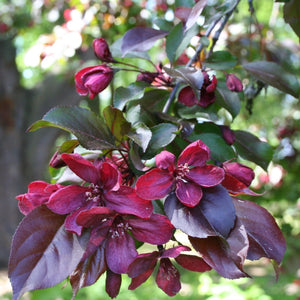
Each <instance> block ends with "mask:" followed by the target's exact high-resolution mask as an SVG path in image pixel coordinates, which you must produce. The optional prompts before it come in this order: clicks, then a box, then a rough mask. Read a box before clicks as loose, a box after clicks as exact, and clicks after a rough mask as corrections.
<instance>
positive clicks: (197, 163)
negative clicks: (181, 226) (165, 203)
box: [136, 140, 224, 207]
mask: <svg viewBox="0 0 300 300" xmlns="http://www.w3.org/2000/svg"><path fill="white" fill-rule="evenodd" d="M209 158H210V150H209V148H208V147H207V146H206V145H205V144H204V143H203V142H202V141H200V140H198V141H196V142H193V143H191V144H190V145H189V146H187V147H186V148H185V149H184V150H183V151H182V152H181V154H180V156H179V158H178V160H177V165H175V155H174V154H172V153H170V152H168V151H162V152H161V153H160V154H158V155H156V157H155V161H156V165H157V167H158V168H155V169H152V170H151V171H149V172H147V173H146V174H144V175H142V176H141V177H140V178H139V179H138V180H137V182H136V191H137V194H138V195H139V196H140V197H142V198H144V199H148V200H155V199H160V198H163V197H165V196H167V195H168V194H169V193H170V192H171V191H172V190H173V189H174V188H175V191H176V195H177V197H178V199H179V200H180V201H181V202H182V203H183V204H184V205H186V206H189V207H194V206H196V205H197V204H198V203H199V202H200V200H201V198H202V195H203V191H202V187H213V186H216V185H217V184H219V183H221V182H222V180H223V179H224V170H223V169H221V168H219V167H217V166H215V165H207V164H206V162H207V160H208V159H209Z"/></svg>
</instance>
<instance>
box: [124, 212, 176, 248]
mask: <svg viewBox="0 0 300 300" xmlns="http://www.w3.org/2000/svg"><path fill="white" fill-rule="evenodd" d="M128 224H129V225H130V227H132V229H131V232H132V234H133V236H134V237H135V238H136V239H137V240H139V241H142V242H145V243H149V244H154V245H161V244H165V243H167V242H168V241H169V240H170V239H171V237H172V234H173V229H174V227H173V225H172V224H171V222H170V221H169V219H168V218H167V217H166V216H163V215H159V214H152V215H151V217H150V218H149V219H138V218H132V219H129V220H128Z"/></svg>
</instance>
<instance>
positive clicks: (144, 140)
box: [128, 123, 152, 152]
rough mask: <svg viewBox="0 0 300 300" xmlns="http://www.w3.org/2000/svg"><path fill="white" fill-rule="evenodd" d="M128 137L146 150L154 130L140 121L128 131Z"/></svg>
mask: <svg viewBox="0 0 300 300" xmlns="http://www.w3.org/2000/svg"><path fill="white" fill-rule="evenodd" d="M128 137H129V138H130V139H132V140H133V141H134V142H135V143H136V144H137V145H139V146H140V147H141V148H142V149H143V151H144V152H145V151H146V149H147V147H148V145H149V142H150V140H151V137H152V131H151V130H150V129H149V128H148V127H147V126H146V125H145V124H144V123H138V124H136V125H135V126H134V127H133V128H132V131H131V132H129V133H128Z"/></svg>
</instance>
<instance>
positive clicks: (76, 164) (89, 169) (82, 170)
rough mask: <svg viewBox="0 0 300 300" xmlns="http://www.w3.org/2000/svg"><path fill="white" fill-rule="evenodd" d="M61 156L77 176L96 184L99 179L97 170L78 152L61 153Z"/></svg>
mask: <svg viewBox="0 0 300 300" xmlns="http://www.w3.org/2000/svg"><path fill="white" fill-rule="evenodd" d="M61 157H62V159H63V160H64V162H65V163H66V164H67V165H68V167H69V168H70V169H71V170H72V171H73V172H74V173H75V174H76V175H77V176H79V177H80V178H82V179H83V180H85V181H87V182H90V183H94V184H97V182H98V179H99V174H98V170H97V169H96V168H95V166H94V165H93V164H92V163H91V162H90V161H88V160H87V159H85V158H83V157H82V156H81V155H80V154H77V153H74V154H67V153H63V154H62V155H61Z"/></svg>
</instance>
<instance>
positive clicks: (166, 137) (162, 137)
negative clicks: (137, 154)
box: [146, 123, 178, 157]
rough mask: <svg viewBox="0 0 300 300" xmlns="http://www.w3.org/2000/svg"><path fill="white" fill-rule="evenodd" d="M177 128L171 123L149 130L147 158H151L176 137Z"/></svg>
mask: <svg viewBox="0 0 300 300" xmlns="http://www.w3.org/2000/svg"><path fill="white" fill-rule="evenodd" d="M177 130H178V127H177V126H176V125H174V124H171V123H161V124H158V125H156V126H153V127H152V128H151V131H152V137H151V140H150V142H149V145H148V150H147V153H146V154H147V157H153V156H154V155H155V154H156V153H157V151H158V150H160V149H161V148H163V147H165V146H167V145H169V144H170V143H171V142H172V141H173V140H174V139H175V137H176V131H177Z"/></svg>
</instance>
